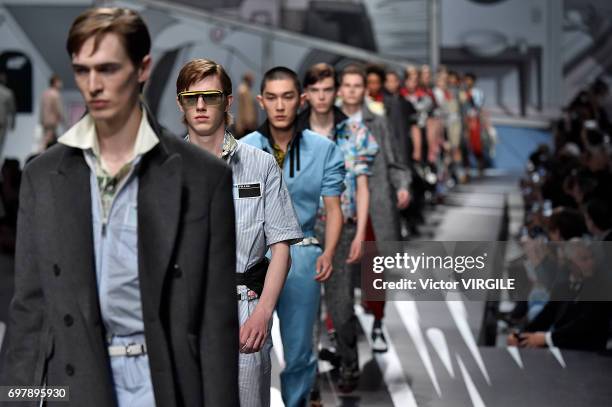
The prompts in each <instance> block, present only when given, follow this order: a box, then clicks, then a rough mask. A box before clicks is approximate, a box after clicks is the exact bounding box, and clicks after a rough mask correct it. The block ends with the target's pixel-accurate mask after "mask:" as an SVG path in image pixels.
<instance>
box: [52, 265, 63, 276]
mask: <svg viewBox="0 0 612 407" xmlns="http://www.w3.org/2000/svg"><path fill="white" fill-rule="evenodd" d="M61 272H62V271H61V270H60V268H59V266H58V265H57V264H54V265H53V274H55V276H56V277H57V276H59V275H60V273H61Z"/></svg>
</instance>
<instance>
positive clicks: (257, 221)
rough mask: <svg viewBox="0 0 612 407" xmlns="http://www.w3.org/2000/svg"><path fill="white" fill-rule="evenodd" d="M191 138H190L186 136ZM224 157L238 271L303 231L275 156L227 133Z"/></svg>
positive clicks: (298, 235) (292, 241)
mask: <svg viewBox="0 0 612 407" xmlns="http://www.w3.org/2000/svg"><path fill="white" fill-rule="evenodd" d="M186 139H187V140H188V137H186ZM221 158H222V159H223V160H225V161H226V162H227V163H228V164H229V165H230V167H231V168H232V174H233V182H234V188H233V193H234V212H235V216H236V272H237V273H244V272H245V271H247V270H248V269H249V267H251V266H254V265H255V264H257V263H259V262H260V261H261V260H263V258H264V256H265V254H266V251H267V250H268V247H269V246H271V245H273V244H275V243H278V242H284V241H286V242H288V243H289V244H294V243H298V242H299V241H301V240H302V238H303V234H302V229H301V227H300V224H299V222H298V219H297V215H296V213H295V210H294V208H293V204H292V202H291V197H290V196H289V191H288V190H287V186H286V185H285V182H284V181H283V177H282V174H281V171H280V169H279V168H278V165H277V164H276V160H275V159H274V157H273V156H272V155H270V154H268V153H266V152H264V151H261V150H260V149H258V148H255V147H253V146H250V145H248V144H244V143H241V142H240V141H236V139H235V138H234V137H233V136H232V135H231V133H229V132H228V131H226V132H225V137H224V139H223V147H222V153H221Z"/></svg>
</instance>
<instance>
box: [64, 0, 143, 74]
mask: <svg viewBox="0 0 612 407" xmlns="http://www.w3.org/2000/svg"><path fill="white" fill-rule="evenodd" d="M106 34H117V35H118V36H119V40H120V41H121V43H122V44H123V46H124V48H125V50H126V53H127V54H128V57H129V58H130V60H131V61H132V63H133V64H134V66H140V64H141V62H142V60H143V58H144V57H145V56H146V55H148V54H149V52H150V50H151V36H150V35H149V30H148V29H147V25H146V24H145V22H144V20H143V19H142V17H140V15H139V14H138V13H137V12H135V11H134V10H130V9H127V8H119V7H102V8H91V9H89V10H86V11H85V12H83V13H82V14H80V15H79V16H78V17H77V18H76V19H75V20H74V22H73V23H72V27H70V31H69V33H68V41H67V43H66V49H67V50H68V55H70V57H72V55H73V54H76V53H78V52H79V51H80V50H81V47H83V44H84V43H85V42H86V41H87V40H88V39H90V38H94V48H93V52H96V51H97V50H98V47H99V46H100V41H101V40H102V38H103V37H104V36H105V35H106Z"/></svg>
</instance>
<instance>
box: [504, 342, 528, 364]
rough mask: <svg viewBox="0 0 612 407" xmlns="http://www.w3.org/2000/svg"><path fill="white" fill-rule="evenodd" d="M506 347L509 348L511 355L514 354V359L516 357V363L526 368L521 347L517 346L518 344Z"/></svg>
mask: <svg viewBox="0 0 612 407" xmlns="http://www.w3.org/2000/svg"><path fill="white" fill-rule="evenodd" d="M506 349H507V350H508V353H509V354H510V356H512V359H514V361H515V362H516V364H517V365H519V367H520V368H521V369H524V368H525V367H524V366H523V359H521V353H520V352H519V348H517V347H516V346H508V347H507V348H506Z"/></svg>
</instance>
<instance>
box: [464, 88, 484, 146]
mask: <svg viewBox="0 0 612 407" xmlns="http://www.w3.org/2000/svg"><path fill="white" fill-rule="evenodd" d="M467 97H468V102H469V103H470V104H471V105H472V108H471V109H470V111H469V112H468V114H467V127H468V135H469V141H470V147H471V148H472V153H474V155H475V156H476V157H477V158H481V157H482V139H481V137H480V134H481V131H482V129H481V124H480V112H479V110H478V109H477V108H476V106H475V104H474V101H473V100H472V93H471V91H468V93H467Z"/></svg>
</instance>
